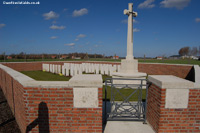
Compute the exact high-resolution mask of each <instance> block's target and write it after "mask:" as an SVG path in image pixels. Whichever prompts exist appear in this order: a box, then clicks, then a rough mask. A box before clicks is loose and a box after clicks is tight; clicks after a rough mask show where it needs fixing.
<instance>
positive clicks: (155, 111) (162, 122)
mask: <svg viewBox="0 0 200 133" xmlns="http://www.w3.org/2000/svg"><path fill="white" fill-rule="evenodd" d="M165 92H166V89H161V88H159V87H158V86H156V85H154V84H152V85H151V86H150V88H149V90H148V103H147V121H148V122H149V124H150V125H151V126H152V127H153V129H154V130H155V131H156V132H197V133H199V132H200V90H199V89H190V91H189V102H188V108H186V109H166V108H165Z"/></svg>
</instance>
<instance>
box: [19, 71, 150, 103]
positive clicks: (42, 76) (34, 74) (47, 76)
mask: <svg viewBox="0 0 200 133" xmlns="http://www.w3.org/2000/svg"><path fill="white" fill-rule="evenodd" d="M21 73H23V74H25V75H27V76H29V77H31V78H33V79H35V80H38V81H69V79H70V78H71V77H65V76H60V75H58V74H53V73H50V72H43V71H22V72H21ZM102 78H103V82H105V80H106V79H107V78H111V76H108V75H102ZM133 91H134V90H131V89H125V90H121V91H120V92H121V93H122V94H123V95H124V96H128V95H130V94H131V92H133ZM145 96H146V90H142V99H145ZM110 98H111V88H110V87H109V86H108V87H107V100H110ZM103 99H105V86H103ZM137 99H138V98H137V95H134V96H132V97H131V98H130V101H136V100H137ZM115 100H116V101H121V100H122V97H121V96H120V95H119V93H117V95H116V97H115Z"/></svg>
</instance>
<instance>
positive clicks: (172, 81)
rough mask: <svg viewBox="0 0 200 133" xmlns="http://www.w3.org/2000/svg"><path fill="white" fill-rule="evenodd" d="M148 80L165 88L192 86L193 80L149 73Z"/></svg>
mask: <svg viewBox="0 0 200 133" xmlns="http://www.w3.org/2000/svg"><path fill="white" fill-rule="evenodd" d="M148 80H149V81H150V82H152V83H154V84H155V85H157V86H158V87H160V88H165V89H190V88H194V82H191V81H189V80H186V79H182V78H179V77H176V76H173V75H150V76H149V77H148Z"/></svg>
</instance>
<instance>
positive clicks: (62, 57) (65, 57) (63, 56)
mask: <svg viewBox="0 0 200 133" xmlns="http://www.w3.org/2000/svg"><path fill="white" fill-rule="evenodd" d="M67 57H68V56H67V55H62V56H61V57H60V59H67Z"/></svg>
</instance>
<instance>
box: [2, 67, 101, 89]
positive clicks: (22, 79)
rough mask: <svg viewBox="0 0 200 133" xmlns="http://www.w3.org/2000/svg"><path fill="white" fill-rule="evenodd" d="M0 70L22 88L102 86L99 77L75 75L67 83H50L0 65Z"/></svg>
mask: <svg viewBox="0 0 200 133" xmlns="http://www.w3.org/2000/svg"><path fill="white" fill-rule="evenodd" d="M0 68H1V69H3V70H4V71H6V72H7V73H8V74H9V75H10V76H11V77H13V78H14V79H15V80H17V81H18V82H19V83H20V84H21V85H23V86H24V87H39V88H74V87H82V88H84V87H97V88H101V87H102V85H103V83H102V77H101V75H87V74H86V75H76V76H74V77H72V78H71V79H70V80H69V81H53V82H52V81H36V80H34V79H32V78H30V77H28V76H26V75H24V74H22V73H20V72H18V71H15V70H13V69H12V68H9V67H7V66H4V65H2V64H0ZM86 77H87V78H86ZM79 79H80V80H79ZM83 79H90V81H88V80H83ZM94 81H95V84H94V83H93V82H94ZM77 82H80V83H79V84H76V83H77Z"/></svg>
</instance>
